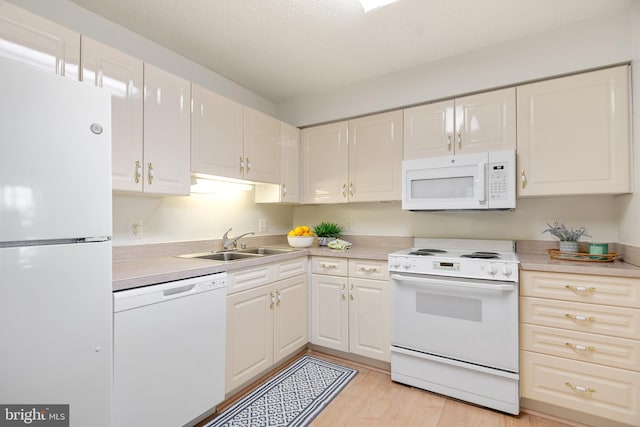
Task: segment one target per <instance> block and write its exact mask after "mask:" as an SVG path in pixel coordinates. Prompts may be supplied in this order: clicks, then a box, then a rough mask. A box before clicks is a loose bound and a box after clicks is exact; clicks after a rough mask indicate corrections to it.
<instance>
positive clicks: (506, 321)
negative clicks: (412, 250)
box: [391, 274, 518, 372]
mask: <svg viewBox="0 0 640 427" xmlns="http://www.w3.org/2000/svg"><path fill="white" fill-rule="evenodd" d="M391 299H392V305H391V342H392V345H395V346H399V347H403V348H407V349H411V350H417V351H421V352H424V353H429V354H434V355H438V356H443V357H448V358H452V359H456V360H462V361H468V362H471V363H476V364H480V365H484V366H491V367H495V368H498V369H504V370H508V371H514V372H516V371H517V368H518V285H517V283H509V282H497V281H486V280H470V279H460V278H449V277H436V276H424V275H409V274H406V275H399V274H393V275H392V279H391Z"/></svg>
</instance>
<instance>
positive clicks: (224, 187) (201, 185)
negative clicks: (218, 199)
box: [191, 177, 253, 194]
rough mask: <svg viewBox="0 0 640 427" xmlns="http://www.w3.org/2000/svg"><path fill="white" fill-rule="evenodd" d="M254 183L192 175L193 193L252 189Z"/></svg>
mask: <svg viewBox="0 0 640 427" xmlns="http://www.w3.org/2000/svg"><path fill="white" fill-rule="evenodd" d="M252 190H253V185H252V184H249V183H247V182H239V181H232V180H225V179H211V178H201V177H191V193H201V194H221V193H222V194H225V193H229V192H234V191H252Z"/></svg>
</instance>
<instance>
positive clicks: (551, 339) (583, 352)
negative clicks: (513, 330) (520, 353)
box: [520, 323, 640, 372]
mask: <svg viewBox="0 0 640 427" xmlns="http://www.w3.org/2000/svg"><path fill="white" fill-rule="evenodd" d="M520 346H521V348H522V349H523V350H528V351H535V352H537V353H544V354H549V355H552V356H560V357H565V358H568V359H573V360H580V361H583V362H592V363H598V364H601V365H606V366H611V367H613V368H622V369H630V370H633V371H639V372H640V341H637V340H629V339H625V338H617V337H611V336H606V335H597V334H588V333H584V332H576V331H569V330H567V329H558V328H548V327H546V326H538V325H530V324H527V323H523V324H522V325H521V328H520Z"/></svg>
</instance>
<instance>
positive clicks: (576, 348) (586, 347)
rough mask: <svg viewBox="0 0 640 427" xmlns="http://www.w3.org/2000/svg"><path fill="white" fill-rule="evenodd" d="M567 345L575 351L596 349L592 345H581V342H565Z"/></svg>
mask: <svg viewBox="0 0 640 427" xmlns="http://www.w3.org/2000/svg"><path fill="white" fill-rule="evenodd" d="M564 345H566V346H567V347H570V348H571V349H572V350H574V351H579V352H585V351H596V348H595V347H593V346H590V345H580V344H572V343H570V342H566V343H564Z"/></svg>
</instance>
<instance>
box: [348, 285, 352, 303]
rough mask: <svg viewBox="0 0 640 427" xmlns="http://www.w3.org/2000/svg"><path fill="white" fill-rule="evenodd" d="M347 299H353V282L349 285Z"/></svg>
mask: <svg viewBox="0 0 640 427" xmlns="http://www.w3.org/2000/svg"><path fill="white" fill-rule="evenodd" d="M349 299H350V300H351V301H353V283H352V284H350V285H349Z"/></svg>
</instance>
